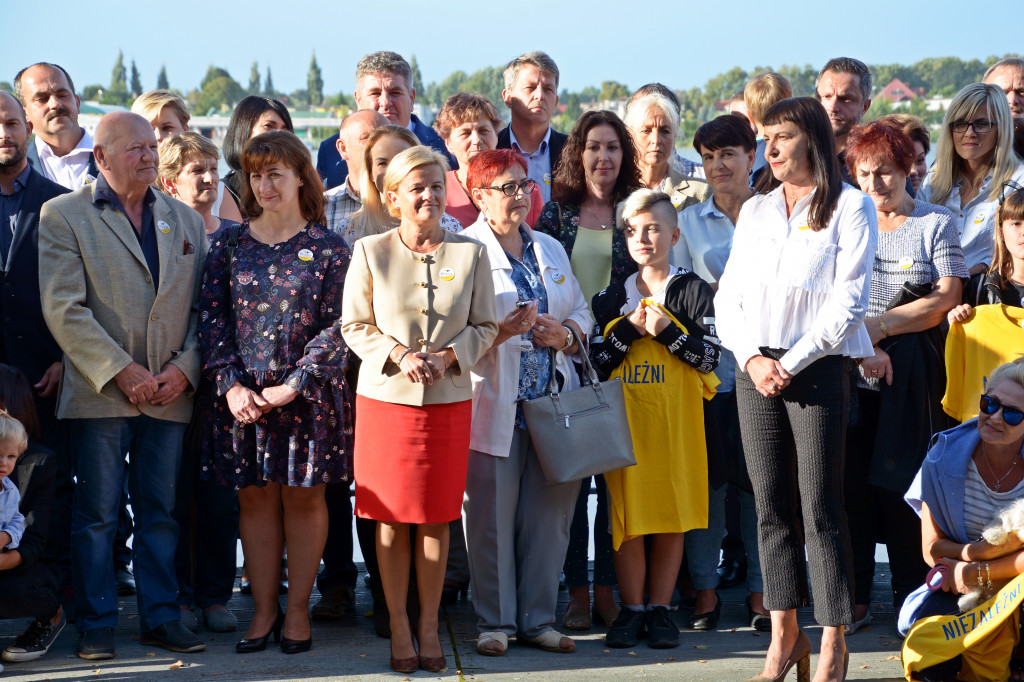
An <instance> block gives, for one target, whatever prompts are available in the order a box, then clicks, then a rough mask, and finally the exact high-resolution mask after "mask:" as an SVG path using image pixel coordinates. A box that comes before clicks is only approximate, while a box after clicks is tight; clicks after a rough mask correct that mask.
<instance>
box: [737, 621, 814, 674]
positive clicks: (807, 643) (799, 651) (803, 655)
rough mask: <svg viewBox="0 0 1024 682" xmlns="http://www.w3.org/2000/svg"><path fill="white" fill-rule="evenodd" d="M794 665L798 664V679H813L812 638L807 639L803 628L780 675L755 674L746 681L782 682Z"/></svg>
mask: <svg viewBox="0 0 1024 682" xmlns="http://www.w3.org/2000/svg"><path fill="white" fill-rule="evenodd" d="M794 665H795V666H796V678H797V681H798V682H809V681H810V679H811V640H809V639H807V635H805V634H804V632H803V630H801V631H800V634H798V635H797V636H796V643H795V644H793V649H792V651H790V652H789V660H788V661H786V667H785V668H783V669H782V673H781V674H779V676H778V677H768V676H766V675H755V676H753V677H751V678H748V679H747V680H746V682H781V681H782V680H784V679H786V675H788V674H789V671H790V670H792V669H793V666H794Z"/></svg>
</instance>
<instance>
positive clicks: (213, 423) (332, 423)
mask: <svg viewBox="0 0 1024 682" xmlns="http://www.w3.org/2000/svg"><path fill="white" fill-rule="evenodd" d="M228 235H229V231H228V230H220V231H218V233H217V235H215V240H214V243H213V245H212V246H211V247H210V254H209V256H208V257H207V259H206V270H205V272H204V273H203V289H202V293H201V294H200V303H199V349H200V352H201V353H202V359H203V373H204V376H205V378H206V379H207V380H208V381H209V382H210V384H211V385H212V386H213V390H212V396H210V402H211V407H210V410H209V414H208V419H207V422H208V424H207V427H206V429H205V435H204V439H203V456H202V476H203V478H204V479H209V478H211V477H212V478H213V479H214V480H216V481H217V482H218V483H220V484H222V485H230V486H234V487H235V488H236V489H240V488H244V487H246V486H250V485H266V484H267V483H268V482H273V483H280V484H282V485H291V486H304V487H308V486H314V485H317V484H320V483H336V482H340V481H348V480H350V475H351V465H352V435H353V431H352V416H353V415H352V394H351V392H350V390H349V387H348V384H347V383H346V381H345V369H346V367H347V365H348V347H347V346H346V345H345V342H344V340H343V339H342V336H341V297H342V287H343V284H344V281H345V273H346V272H347V271H348V263H349V260H350V258H351V252H350V251H349V248H348V246H347V245H346V244H345V242H344V240H342V239H341V238H340V237H338V236H336V235H335V234H333V233H332V232H330V231H329V230H327V229H326V228H324V227H323V226H321V225H307V226H306V227H305V228H304V229H303V230H302V231H300V232H299V233H298V234H296V235H295V236H294V237H292V238H291V239H289V240H288V241H285V242H281V243H278V244H264V243H262V242H260V241H258V240H256V239H254V238H253V237H252V236H251V235H250V233H249V225H248V223H245V224H244V225H243V226H242V229H241V231H240V234H239V238H238V246H237V248H236V249H235V253H234V262H233V266H232V268H231V272H230V273H228V272H227V265H228V264H227V248H226V247H227V241H228ZM236 382H240V383H241V384H242V385H243V386H245V387H247V388H250V389H252V390H254V391H256V392H259V391H261V390H262V389H263V388H266V387H269V386H275V385H279V384H286V385H288V386H291V387H292V388H294V389H295V390H297V391H298V392H299V396H298V397H296V398H295V400H293V401H292V402H290V403H288V404H287V405H284V406H282V407H277V408H274V409H272V410H270V411H268V412H266V413H264V414H263V415H262V416H261V417H260V418H259V419H258V420H256V422H255V423H253V424H241V423H239V422H238V421H236V420H235V418H234V415H232V414H231V411H230V410H229V409H228V404H227V398H226V397H225V394H226V393H227V391H228V389H229V388H231V387H232V386H233V385H234V384H235V383H236Z"/></svg>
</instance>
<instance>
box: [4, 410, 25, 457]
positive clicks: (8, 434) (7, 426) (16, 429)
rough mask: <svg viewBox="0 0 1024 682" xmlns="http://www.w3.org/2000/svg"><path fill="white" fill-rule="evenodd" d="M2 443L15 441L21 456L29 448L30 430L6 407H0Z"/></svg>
mask: <svg viewBox="0 0 1024 682" xmlns="http://www.w3.org/2000/svg"><path fill="white" fill-rule="evenodd" d="M0 443H14V447H15V449H17V451H18V456H19V457H20V456H21V455H22V453H24V452H25V450H28V431H26V430H25V427H24V426H22V424H21V422H20V421H18V420H17V419H15V418H14V417H12V416H11V413H10V412H8V411H7V410H4V409H0Z"/></svg>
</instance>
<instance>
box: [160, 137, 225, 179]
mask: <svg viewBox="0 0 1024 682" xmlns="http://www.w3.org/2000/svg"><path fill="white" fill-rule="evenodd" d="M219 158H220V151H218V150H217V145H215V144H214V143H213V142H211V141H210V140H209V139H207V138H205V137H203V136H202V135H200V134H199V133H197V132H195V131H193V130H188V131H185V132H184V133H175V134H174V135H171V136H170V137H169V138H167V139H166V140H164V143H163V144H162V145H160V170H159V171H158V172H159V175H160V178H161V179H163V180H166V181H167V182H170V183H173V182H174V181H175V180H176V179H177V178H178V174H179V173H181V169H182V168H184V167H185V165H186V164H189V163H192V162H193V161H199V160H202V159H213V160H217V159H219Z"/></svg>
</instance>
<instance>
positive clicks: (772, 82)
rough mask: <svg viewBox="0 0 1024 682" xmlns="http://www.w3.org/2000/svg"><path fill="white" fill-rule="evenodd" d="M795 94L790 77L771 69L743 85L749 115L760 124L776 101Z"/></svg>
mask: <svg viewBox="0 0 1024 682" xmlns="http://www.w3.org/2000/svg"><path fill="white" fill-rule="evenodd" d="M792 96H793V86H792V85H790V83H789V79H788V78H786V77H785V76H783V75H782V74H781V73H775V72H774V71H769V72H767V73H762V74H759V75H757V76H754V77H753V78H751V79H750V80H749V81H747V84H746V85H745V86H743V102H744V103H745V104H746V105H747V115H748V117H749V118H750V120H752V121H753V122H754V123H755V124H757V125H760V124H761V121H763V120H764V115H765V114H766V113H767V112H768V110H769V109H771V108H772V105H773V104H775V103H776V102H781V101H782V100H784V99H788V98H790V97H792Z"/></svg>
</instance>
